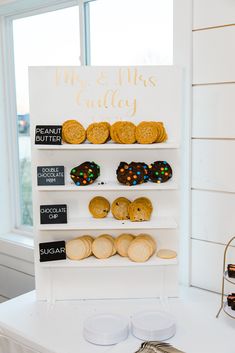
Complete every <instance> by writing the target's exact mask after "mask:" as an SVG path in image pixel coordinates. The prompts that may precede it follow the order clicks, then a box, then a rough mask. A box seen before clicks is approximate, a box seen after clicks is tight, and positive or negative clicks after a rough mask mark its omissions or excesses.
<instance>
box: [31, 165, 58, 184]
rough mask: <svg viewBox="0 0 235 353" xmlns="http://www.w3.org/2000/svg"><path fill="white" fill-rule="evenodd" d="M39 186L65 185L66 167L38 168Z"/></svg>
mask: <svg viewBox="0 0 235 353" xmlns="http://www.w3.org/2000/svg"><path fill="white" fill-rule="evenodd" d="M37 178H38V185H64V166H54V167H53V166H52V167H49V166H45V167H37Z"/></svg>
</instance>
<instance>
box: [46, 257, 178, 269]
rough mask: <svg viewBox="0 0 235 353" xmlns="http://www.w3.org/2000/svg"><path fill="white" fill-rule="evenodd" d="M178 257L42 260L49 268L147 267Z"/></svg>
mask: <svg viewBox="0 0 235 353" xmlns="http://www.w3.org/2000/svg"><path fill="white" fill-rule="evenodd" d="M177 262H178V261H177V258H175V259H160V258H159V257H157V256H156V255H153V256H152V257H151V258H150V259H149V260H148V261H146V262H133V261H131V260H129V259H128V258H127V257H121V256H119V255H114V256H112V257H110V258H108V259H103V260H101V259H97V258H95V257H94V256H90V257H88V258H87V259H84V260H79V261H74V260H69V259H67V260H60V261H50V262H41V263H40V266H41V267H49V268H63V267H146V266H167V265H177Z"/></svg>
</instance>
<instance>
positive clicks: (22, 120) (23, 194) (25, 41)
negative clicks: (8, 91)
mask: <svg viewBox="0 0 235 353" xmlns="http://www.w3.org/2000/svg"><path fill="white" fill-rule="evenodd" d="M52 24H53V25H52ZM13 39H14V62H15V82H16V103H17V124H18V144H19V168H20V171H19V176H20V180H19V182H20V185H19V187H20V198H19V199H20V203H21V205H20V210H21V215H20V223H21V225H32V187H31V161H30V150H31V147H30V136H29V125H30V115H29V92H28V66H44V65H45V66H50V65H79V64H80V36H79V12H78V7H77V6H75V7H70V8H66V9H62V10H57V11H52V12H48V13H44V14H40V15H35V16H30V17H25V18H21V19H17V20H14V21H13ZM42 104H43V102H42Z"/></svg>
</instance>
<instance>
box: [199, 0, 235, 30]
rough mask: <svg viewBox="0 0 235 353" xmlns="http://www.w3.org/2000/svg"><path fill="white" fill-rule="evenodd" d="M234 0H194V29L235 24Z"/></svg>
mask: <svg viewBox="0 0 235 353" xmlns="http://www.w3.org/2000/svg"><path fill="white" fill-rule="evenodd" d="M234 14H235V2H234V0H194V1H193V28H194V29H198V28H205V27H211V26H220V25H225V24H230V23H235V15H234Z"/></svg>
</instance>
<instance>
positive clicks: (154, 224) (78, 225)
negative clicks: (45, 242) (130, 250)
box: [38, 217, 177, 231]
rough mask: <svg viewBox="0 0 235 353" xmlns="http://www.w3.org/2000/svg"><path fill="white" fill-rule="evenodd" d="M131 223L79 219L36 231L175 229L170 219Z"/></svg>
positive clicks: (46, 226)
mask: <svg viewBox="0 0 235 353" xmlns="http://www.w3.org/2000/svg"><path fill="white" fill-rule="evenodd" d="M140 223H143V222H131V221H130V220H123V221H119V220H117V219H115V218H111V217H106V218H102V219H98V218H97V219H96V218H92V217H89V218H80V219H79V221H77V222H76V221H75V220H74V221H72V220H71V222H69V223H67V224H56V223H54V224H40V225H39V226H38V229H39V230H41V231H48V230H76V229H84V230H85V229H88V230H90V229H95V230H96V229H101V230H102V229H108V230H111V229H122V230H123V229H137V230H138V229H140V228H143V227H144V229H175V228H177V223H176V221H175V219H174V218H172V217H158V218H151V219H150V220H149V221H146V222H144V224H140Z"/></svg>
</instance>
